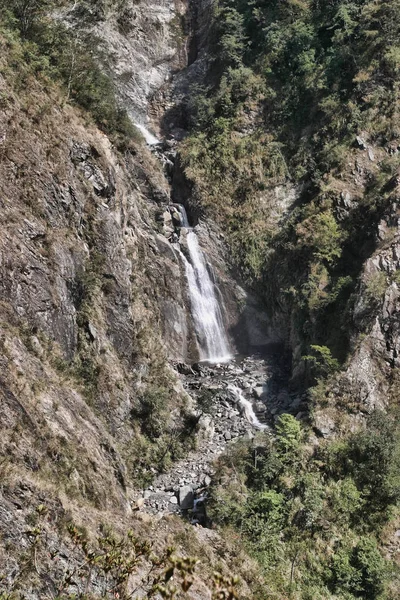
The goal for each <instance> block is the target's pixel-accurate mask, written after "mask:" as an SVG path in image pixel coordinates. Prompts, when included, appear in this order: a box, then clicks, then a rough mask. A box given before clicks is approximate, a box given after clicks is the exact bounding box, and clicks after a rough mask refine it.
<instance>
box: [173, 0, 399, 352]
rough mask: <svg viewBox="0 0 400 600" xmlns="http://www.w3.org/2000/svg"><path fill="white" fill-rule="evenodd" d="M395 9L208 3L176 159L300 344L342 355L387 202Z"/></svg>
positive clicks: (393, 140)
mask: <svg viewBox="0 0 400 600" xmlns="http://www.w3.org/2000/svg"><path fill="white" fill-rule="evenodd" d="M399 15H400V4H399V2H398V1H397V0H393V1H391V2H385V1H371V2H368V1H366V0H359V1H349V0H340V1H339V0H338V1H335V2H329V3H326V2H317V1H307V0H304V1H299V2H297V1H288V2H282V1H280V0H273V1H271V2H264V1H262V0H260V1H258V0H254V1H251V2H248V1H244V0H219V1H218V2H217V3H216V7H215V10H214V15H213V19H212V26H211V31H210V37H209V53H210V55H211V57H210V62H209V71H208V75H207V78H206V82H205V83H204V84H203V86H202V87H201V86H200V87H199V88H197V89H196V90H193V92H194V93H193V98H192V99H191V100H190V102H189V103H188V111H187V113H188V123H189V125H190V127H191V132H192V133H191V135H190V136H189V138H188V139H187V140H186V141H185V143H184V144H183V147H182V149H181V158H182V162H183V165H184V168H185V173H186V175H187V177H188V178H189V180H190V181H191V182H192V184H193V189H194V194H195V195H197V197H198V201H199V203H200V205H201V206H202V207H203V208H205V209H206V210H207V211H208V213H209V214H212V215H214V216H215V217H216V218H219V220H220V222H221V223H222V225H223V227H224V228H225V229H226V230H227V231H228V233H229V240H230V244H231V247H232V249H233V255H234V257H235V258H236V263H237V265H238V266H239V268H240V270H241V272H242V275H243V277H244V278H245V279H246V280H247V281H248V282H250V283H252V284H253V285H256V286H257V287H258V289H259V290H261V292H262V293H263V294H264V296H265V298H266V301H267V304H268V305H269V306H270V307H271V309H272V310H274V309H275V310H279V311H282V310H283V311H284V312H285V313H287V314H291V315H292V318H293V320H294V322H295V323H296V333H297V334H299V335H300V337H301V339H302V342H303V354H308V353H309V352H308V349H309V345H310V344H319V345H323V346H328V347H329V348H330V350H331V351H332V353H333V354H334V356H335V357H336V358H338V359H339V360H340V361H343V360H344V359H345V358H346V356H347V352H348V339H349V334H350V333H351V328H350V327H349V322H348V321H349V312H350V311H351V297H352V293H353V292H354V290H355V286H356V284H357V278H358V276H359V274H360V269H361V265H362V263H363V261H364V260H365V258H366V257H367V256H369V255H370V254H371V252H372V251H373V249H374V247H375V244H376V237H375V232H376V226H377V224H378V222H379V220H380V219H381V218H382V215H383V214H384V213H385V210H387V208H388V206H389V205H390V203H391V202H392V201H393V191H392V189H391V186H390V183H389V182H390V181H391V179H392V178H393V176H394V175H395V174H396V172H397V169H398V167H399V164H400V158H399V157H400V154H399V153H398V152H397V150H396V148H397V146H398V139H399V135H400V132H399V127H398V123H399V85H400V47H399V39H400V25H399V23H400V18H399ZM360 147H361V148H362V149H363V150H364V151H365V153H364V154H366V153H367V149H368V147H370V150H369V151H368V152H369V157H366V158H364V157H363V154H362V152H361V151H360ZM374 148H377V150H374ZM374 152H375V154H376V156H374ZM288 185H292V186H294V187H295V188H296V190H297V201H296V202H295V203H293V202H292V205H291V206H290V207H289V208H290V210H289V211H287V214H286V216H285V217H284V218H283V219H281V221H280V222H279V223H277V222H273V223H271V218H270V213H271V211H274V210H276V206H275V205H276V199H275V191H274V190H275V189H276V186H283V187H284V189H285V186H286V190H287V186H288Z"/></svg>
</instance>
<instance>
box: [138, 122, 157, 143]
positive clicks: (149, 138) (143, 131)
mask: <svg viewBox="0 0 400 600" xmlns="http://www.w3.org/2000/svg"><path fill="white" fill-rule="evenodd" d="M135 127H136V128H137V129H139V131H140V133H141V134H142V135H143V137H144V139H145V140H146V144H148V145H149V146H156V145H157V144H161V141H160V140H159V139H157V138H156V136H155V135H153V134H152V133H151V132H150V131H149V130H148V129H146V127H145V126H144V125H141V124H140V123H135Z"/></svg>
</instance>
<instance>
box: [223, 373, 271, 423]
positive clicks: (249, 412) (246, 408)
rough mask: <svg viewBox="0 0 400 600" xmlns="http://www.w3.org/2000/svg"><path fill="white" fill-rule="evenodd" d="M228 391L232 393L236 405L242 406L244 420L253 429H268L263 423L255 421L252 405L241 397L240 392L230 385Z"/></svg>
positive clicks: (241, 393)
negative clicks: (236, 402)
mask: <svg viewBox="0 0 400 600" xmlns="http://www.w3.org/2000/svg"><path fill="white" fill-rule="evenodd" d="M228 390H230V391H231V392H232V394H233V395H234V396H235V398H236V399H237V401H238V403H239V404H240V405H241V406H242V408H243V412H244V414H245V417H246V419H247V420H248V422H249V423H251V424H252V425H253V427H256V428H257V429H268V425H264V423H261V422H260V421H259V420H258V419H257V416H256V414H255V412H254V409H253V405H252V403H251V402H250V400H247V398H245V397H244V396H243V392H242V390H240V389H239V388H238V387H236V386H235V385H232V384H229V385H228Z"/></svg>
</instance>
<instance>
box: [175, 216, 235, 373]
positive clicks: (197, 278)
mask: <svg viewBox="0 0 400 600" xmlns="http://www.w3.org/2000/svg"><path fill="white" fill-rule="evenodd" d="M179 210H180V213H181V225H182V227H184V228H186V229H187V236H186V241H187V248H188V251H189V260H187V258H186V256H185V255H184V254H183V253H181V256H182V260H183V262H184V265H185V272H186V279H187V282H188V288H189V297H190V304H191V310H192V315H193V321H194V326H195V329H196V333H197V338H198V342H199V350H200V359H201V360H204V361H207V362H211V363H220V362H227V361H228V360H229V359H230V358H231V353H230V349H229V343H228V339H227V335H226V332H225V327H224V322H223V319H222V314H221V308H220V306H219V302H218V300H217V297H216V294H215V287H214V284H213V282H212V280H211V277H210V274H209V272H208V269H207V265H206V261H205V258H204V254H203V252H202V250H201V248H200V245H199V241H198V239H197V235H196V234H195V232H194V231H193V229H192V228H191V227H190V226H189V222H188V218H187V215H186V211H185V209H184V207H183V206H181V207H180V208H179Z"/></svg>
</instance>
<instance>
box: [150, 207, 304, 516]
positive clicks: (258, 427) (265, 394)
mask: <svg viewBox="0 0 400 600" xmlns="http://www.w3.org/2000/svg"><path fill="white" fill-rule="evenodd" d="M170 210H173V211H175V213H174V214H176V211H177V210H178V211H179V213H180V215H181V217H180V226H179V227H178V231H177V234H176V236H175V237H174V238H173V241H171V243H172V245H173V247H174V249H175V250H176V252H177V253H178V256H179V257H180V260H181V263H182V267H183V269H184V273H185V276H186V282H187V294H188V300H189V302H190V310H191V314H192V318H193V325H194V328H195V331H196V338H197V349H198V355H199V357H200V362H198V363H195V364H194V365H187V364H183V363H177V364H175V365H174V367H175V369H176V370H177V371H178V373H179V374H180V377H181V380H182V384H183V387H184V388H185V389H186V391H187V392H188V394H189V395H190V396H191V397H192V398H193V399H194V400H196V398H201V397H204V395H208V396H209V397H211V398H212V405H211V406H208V407H207V410H205V409H203V412H201V409H198V410H197V417H198V424H197V434H196V444H197V447H196V449H195V450H193V451H192V452H190V453H189V454H188V456H186V457H185V458H184V459H182V460H180V461H177V462H175V463H174V464H173V465H172V467H171V469H170V470H169V471H168V472H167V473H161V474H157V471H156V469H152V471H153V473H154V479H153V482H152V485H150V486H149V487H148V488H147V489H145V490H143V501H144V508H145V510H146V511H147V512H150V513H153V514H159V515H163V514H168V513H177V514H179V513H180V514H183V515H185V516H188V517H189V518H190V519H191V521H192V522H193V523H199V524H201V525H206V524H207V517H206V500H207V493H208V487H209V486H210V484H211V482H212V477H213V469H214V464H215V461H216V459H217V458H218V456H220V455H221V454H223V453H224V452H225V451H226V450H227V448H228V446H229V445H230V444H234V443H235V442H237V441H238V440H239V439H242V438H245V439H247V440H250V439H252V438H253V437H254V436H255V435H256V434H257V433H258V432H264V434H266V435H268V434H269V432H270V431H271V426H272V425H273V423H274V420H275V419H276V418H277V416H279V414H281V413H284V412H290V413H292V414H294V415H295V416H297V417H298V418H302V416H303V415H304V414H305V412H306V403H305V398H301V397H298V395H293V394H290V393H289V392H288V390H287V388H286V387H285V386H286V382H287V373H286V372H285V366H284V365H283V364H280V360H281V356H282V352H281V348H277V347H276V346H275V347H273V346H272V345H271V347H269V348H266V349H265V353H264V354H263V355H255V356H247V357H240V356H235V355H234V353H233V350H232V347H231V345H230V342H229V338H228V334H227V331H226V327H225V324H224V313H225V311H224V306H223V304H222V300H221V299H220V298H221V295H220V294H219V291H218V287H217V283H216V281H215V277H214V275H213V271H212V267H211V265H209V264H208V262H207V258H206V255H205V254H204V253H203V251H202V249H201V247H200V244H199V241H198V238H197V235H196V231H195V229H193V228H192V227H191V226H190V224H189V221H188V218H187V215H186V211H185V209H184V207H183V206H181V205H173V206H172V207H171V209H170ZM178 221H179V219H178ZM177 240H178V241H177Z"/></svg>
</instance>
